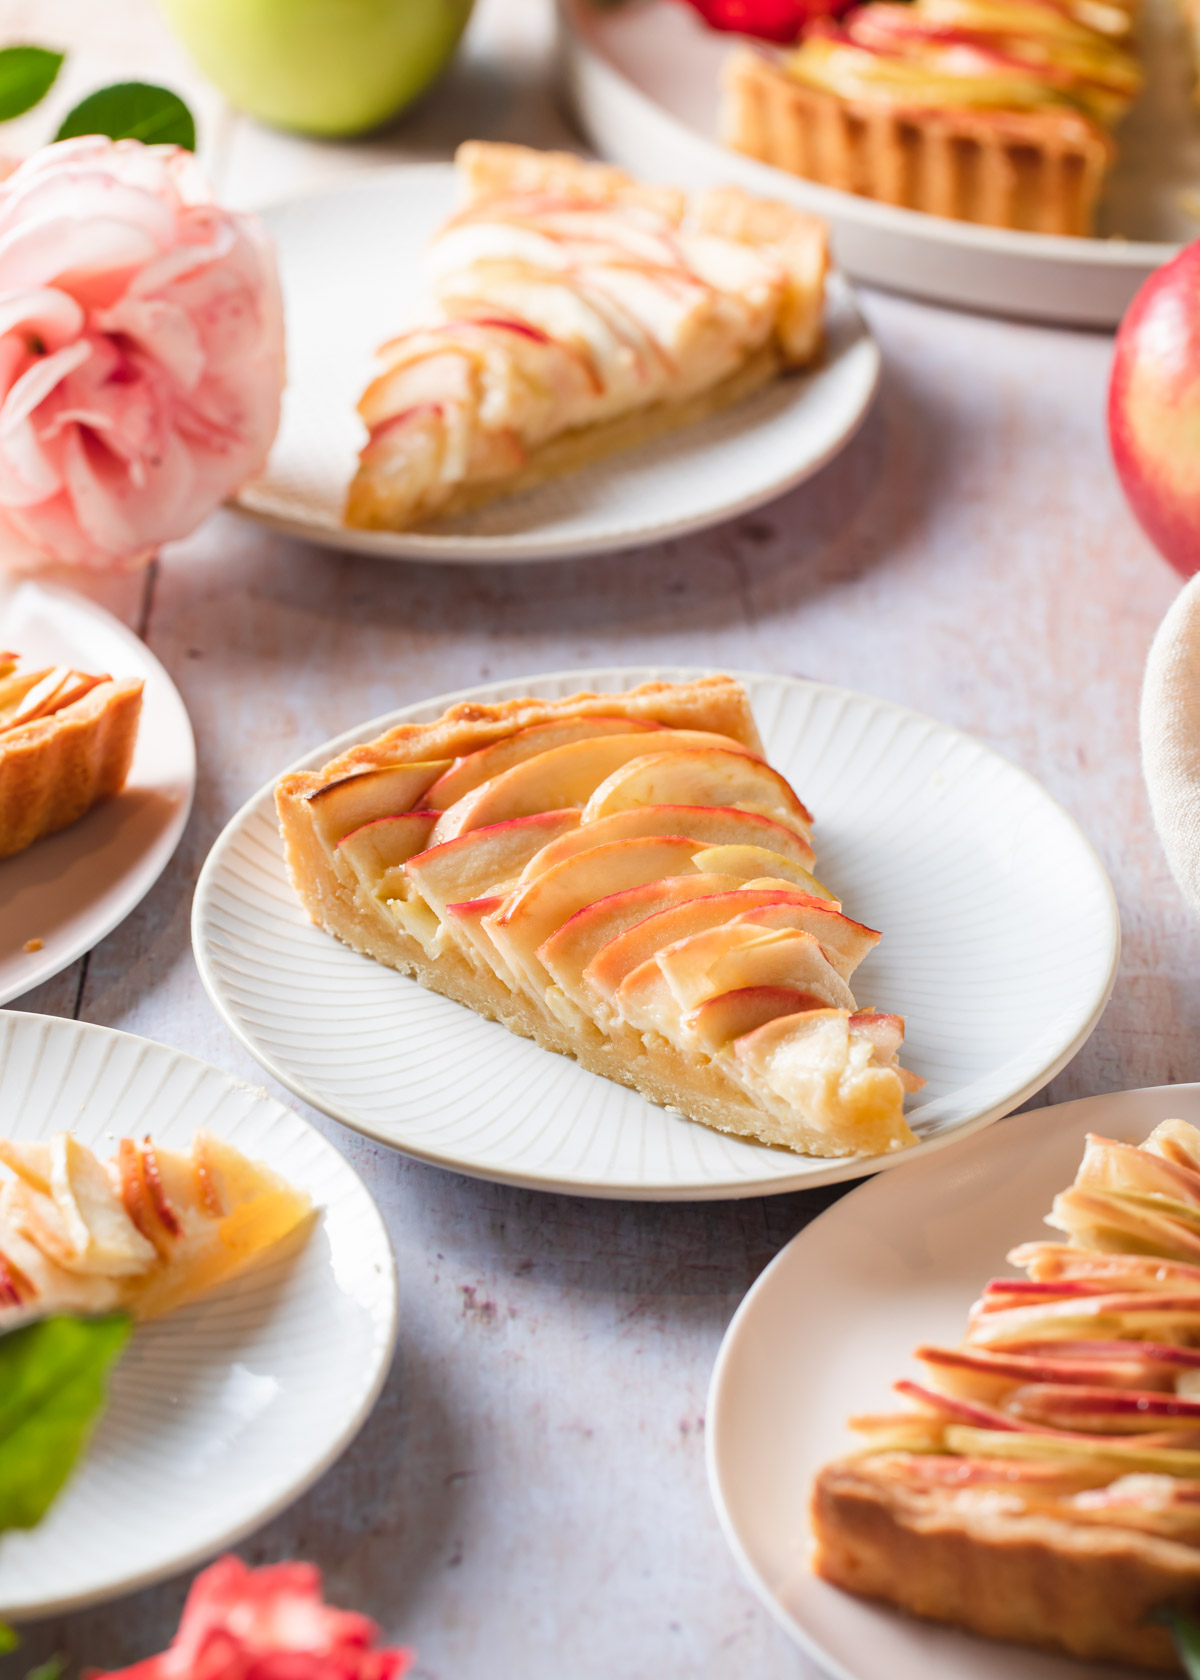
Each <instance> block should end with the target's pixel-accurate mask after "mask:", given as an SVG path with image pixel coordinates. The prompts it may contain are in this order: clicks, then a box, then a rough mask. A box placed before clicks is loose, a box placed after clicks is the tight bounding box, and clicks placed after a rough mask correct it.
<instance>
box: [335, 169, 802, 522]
mask: <svg viewBox="0 0 1200 1680" xmlns="http://www.w3.org/2000/svg"><path fill="white" fill-rule="evenodd" d="M457 168H458V173H459V178H460V181H461V184H462V189H463V194H464V196H465V198H466V201H467V202H466V206H465V208H464V209H463V210H461V211H460V213H459V214H458V215H456V216H455V217H453V218H452V219H451V220H450V221H449V222H448V223H447V224H446V226H445V227H444V228H442V229H441V231H440V232H439V233H438V234H437V236H436V237H435V239H434V241H433V243H432V246H431V247H430V250H429V252H428V257H427V262H428V268H429V271H430V274H431V278H432V290H433V293H434V297H435V300H436V305H437V309H436V312H435V313H433V314H431V316H430V318H429V320H428V321H426V322H424V323H423V324H421V325H418V326H416V327H414V328H412V329H411V330H410V331H408V332H405V333H402V334H401V335H400V337H398V338H395V339H393V340H392V341H391V342H390V343H388V344H385V345H384V346H383V348H382V349H381V351H380V352H379V356H380V361H381V363H382V368H381V371H380V373H379V375H378V377H377V378H376V379H375V380H374V381H373V382H372V383H371V385H370V386H369V387H368V389H367V391H366V393H365V395H364V396H363V398H362V401H361V402H360V404H359V413H360V415H361V416H362V419H363V421H364V423H365V425H366V427H367V429H368V432H369V433H370V437H369V440H368V442H367V444H366V446H365V447H364V449H363V450H362V454H361V459H360V464H359V468H358V472H357V474H356V476H355V478H354V481H353V483H352V485H351V487H350V492H349V496H348V499H347V503H346V521H347V523H348V524H350V525H356V526H368V527H379V528H382V529H387V530H405V529H407V528H409V527H410V526H413V525H416V524H420V523H422V522H424V521H427V520H430V519H433V518H436V517H438V516H441V515H444V514H450V513H454V512H460V511H463V510H466V509H469V508H472V507H475V506H478V505H479V504H480V503H481V502H484V501H488V500H491V499H492V498H494V497H497V496H502V495H509V494H511V493H512V492H514V491H516V490H520V489H525V488H528V487H530V486H531V485H534V484H537V483H540V482H541V481H543V480H544V479H547V478H550V477H554V476H556V475H558V474H560V473H564V472H569V471H572V470H574V469H576V468H577V467H580V466H582V465H584V464H585V463H586V462H588V461H591V460H595V459H597V458H598V457H600V456H603V455H606V454H609V453H611V452H612V451H614V450H616V449H623V448H630V447H633V446H635V445H637V444H639V443H642V442H644V441H646V440H647V439H648V438H650V437H651V436H654V435H656V434H657V433H659V432H661V431H663V430H665V429H670V428H674V427H677V426H680V425H684V424H686V423H688V422H691V421H693V420H696V419H699V418H700V417H702V416H703V415H705V414H708V413H710V412H712V411H714V410H715V409H717V408H719V407H722V406H724V405H725V404H727V403H730V402H733V401H735V400H737V399H738V398H740V397H742V396H745V395H747V394H748V393H749V392H750V391H752V390H753V389H755V388H756V387H757V386H759V385H761V384H763V383H764V382H765V381H767V380H768V379H770V378H772V377H773V376H774V375H775V374H777V373H779V372H780V371H781V370H782V369H785V368H796V367H803V366H805V365H807V364H808V363H810V362H811V361H812V360H813V359H814V357H815V356H816V354H817V352H818V350H819V348H820V342H821V317H822V309H823V301H824V281H825V270H826V265H827V254H826V240H825V230H824V227H823V225H822V224H821V223H820V222H818V221H816V220H814V219H813V218H812V217H810V216H805V215H804V214H802V213H801V212H800V211H797V210H793V209H791V208H790V207H789V206H787V205H784V204H777V203H772V202H769V201H767V200H764V199H757V198H753V197H751V196H749V195H748V194H746V193H742V192H739V191H738V190H736V189H734V188H719V189H712V190H710V191H709V192H706V193H704V194H703V195H701V196H700V197H699V198H698V199H697V200H696V201H695V203H694V204H692V205H690V206H689V204H688V202H687V200H686V199H685V197H684V195H683V194H682V193H679V192H675V191H673V190H672V189H670V188H666V187H650V186H644V185H640V184H639V183H637V182H635V181H633V180H631V179H630V177H629V176H627V175H623V174H622V173H621V172H620V171H619V170H616V169H612V168H610V167H608V166H607V165H604V164H595V163H585V162H584V161H582V160H581V159H579V158H575V157H571V156H569V155H567V154H565V153H557V152H536V151H530V150H527V149H526V148H524V147H520V146H504V145H490V144H484V143H482V142H478V141H473V142H469V143H468V144H467V145H464V146H462V147H460V149H459V152H458V157H457Z"/></svg>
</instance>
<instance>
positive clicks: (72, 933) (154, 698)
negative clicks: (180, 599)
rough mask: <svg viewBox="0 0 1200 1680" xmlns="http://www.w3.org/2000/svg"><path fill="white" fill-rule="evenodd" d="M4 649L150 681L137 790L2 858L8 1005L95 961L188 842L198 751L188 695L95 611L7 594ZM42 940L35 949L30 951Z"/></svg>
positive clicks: (0, 623)
mask: <svg viewBox="0 0 1200 1680" xmlns="http://www.w3.org/2000/svg"><path fill="white" fill-rule="evenodd" d="M0 648H12V649H14V650H15V651H16V652H18V653H20V654H22V655H23V656H24V657H25V658H27V659H29V660H33V661H40V662H42V663H44V664H47V665H73V666H77V667H78V668H80V669H81V670H84V671H96V672H101V671H108V672H109V673H110V674H111V675H112V676H114V677H141V678H142V680H143V682H144V683H145V685H146V686H145V690H144V693H143V700H142V718H141V724H140V726H139V728H138V739H137V748H136V750H135V752H134V755H133V764H132V766H131V768H130V771H129V780H128V781H127V782H126V784H125V787H124V789H123V790H122V791H121V792H120V793H119V794H118V795H117V797H116V798H115V799H110V800H108V801H106V803H105V804H103V805H98V806H96V808H95V809H94V810H92V811H89V812H88V813H87V815H86V816H84V817H81V818H80V819H79V821H78V822H77V823H72V825H71V827H70V828H64V829H63V830H62V831H61V832H60V833H58V834H51V835H49V836H48V837H47V838H46V839H45V840H39V841H37V843H36V844H35V845H33V846H30V847H29V849H28V850H27V851H24V852H18V853H17V855H16V857H9V858H0V1003H7V1002H8V1001H9V999H10V998H15V997H19V996H20V995H21V993H22V992H28V991H30V990H32V988H33V987H34V986H39V985H41V983H42V981H43V980H49V978H50V977H51V975H53V974H58V973H59V972H60V971H61V970H62V969H64V968H66V967H67V966H68V965H69V964H70V963H73V962H74V961H75V959H76V957H79V956H82V955H83V953H84V952H85V951H90V950H91V948H92V946H93V945H96V944H98V943H99V942H100V940H101V939H103V938H104V936H105V935H106V934H108V933H111V932H112V930H113V928H115V927H116V925H117V923H118V922H122V921H124V919H125V917H126V916H128V914H129V912H130V911H131V910H132V909H134V907H135V906H136V905H138V904H140V903H141V901H142V899H143V898H145V896H146V894H147V893H148V892H149V891H150V888H151V887H152V886H153V885H154V883H155V881H157V880H158V877H159V876H160V875H161V874H162V872H163V870H164V869H165V868H166V866H167V864H168V863H169V862H170V859H171V856H172V854H173V852H174V850H175V848H176V846H177V845H178V844H179V839H180V836H181V835H182V833H183V830H184V826H185V824H186V823H187V819H188V812H189V811H190V810H191V808H192V794H193V792H194V790H195V786H196V748H195V744H194V743H193V740H192V726H191V724H190V723H189V722H188V715H187V712H186V711H185V710H184V706H183V701H182V700H181V699H180V698H179V691H178V690H177V689H176V687H175V684H174V683H173V682H172V681H171V679H170V677H169V676H168V675H167V673H166V672H165V671H164V670H163V668H162V666H161V665H160V664H159V662H158V660H157V659H155V657H154V655H153V654H152V653H151V652H150V649H149V648H148V647H147V646H146V644H145V642H143V641H142V640H141V639H140V638H139V637H137V636H135V635H134V633H133V631H132V630H129V629H127V628H126V627H125V625H123V624H122V623H121V622H120V621H119V620H118V619H115V618H114V617H113V616H112V614H111V613H108V612H105V610H104V608H103V607H98V606H97V605H96V604H95V602H94V601H89V600H86V599H85V598H84V597H83V596H82V595H73V594H72V593H71V592H70V591H69V590H66V589H53V588H50V587H48V586H46V585H45V584H40V583H22V584H19V585H18V586H17V587H16V589H15V590H14V591H13V592H12V594H11V595H5V592H4V580H3V578H0ZM30 940H41V945H40V946H39V948H38V949H37V950H35V951H27V950H26V949H25V946H26V943H27V942H28V941H30Z"/></svg>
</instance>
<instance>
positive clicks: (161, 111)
mask: <svg viewBox="0 0 1200 1680" xmlns="http://www.w3.org/2000/svg"><path fill="white" fill-rule="evenodd" d="M80 134H105V135H107V136H108V138H109V139H110V140H141V141H143V142H144V143H145V144H146V145H147V146H183V147H184V148H185V150H187V151H189V152H194V151H195V150H196V124H195V123H194V122H193V121H192V113H191V112H190V111H189V110H188V108H187V106H186V105H185V104H184V103H183V100H182V99H180V97H179V95H178V94H177V93H172V92H171V90H170V88H162V87H155V86H154V85H153V84H152V83H150V82H114V83H113V85H112V87H106V88H100V89H99V90H98V91H97V92H96V93H89V94H88V96H87V98H86V99H82V100H80V102H79V104H78V105H76V107H75V109H74V110H73V111H68V112H67V115H66V116H65V117H64V118H63V122H62V126H61V128H60V129H59V131H58V133H57V134H56V135H55V136H54V138H55V139H56V140H74V139H75V138H76V137H77V136H78V135H80Z"/></svg>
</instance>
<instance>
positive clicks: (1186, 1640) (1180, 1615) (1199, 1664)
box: [1150, 1605, 1200, 1680]
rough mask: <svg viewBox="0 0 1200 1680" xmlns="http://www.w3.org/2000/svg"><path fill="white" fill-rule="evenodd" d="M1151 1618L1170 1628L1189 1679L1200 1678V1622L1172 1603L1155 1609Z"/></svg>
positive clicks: (1196, 1679) (1198, 1679)
mask: <svg viewBox="0 0 1200 1680" xmlns="http://www.w3.org/2000/svg"><path fill="white" fill-rule="evenodd" d="M1150 1620H1151V1621H1152V1622H1161V1623H1162V1624H1163V1626H1164V1627H1165V1628H1169V1629H1170V1633H1171V1638H1172V1639H1173V1640H1174V1641H1175V1649H1176V1650H1177V1651H1178V1652H1179V1660H1180V1662H1181V1663H1182V1664H1183V1667H1184V1672H1185V1673H1186V1674H1187V1677H1188V1680H1200V1622H1195V1621H1193V1619H1192V1617H1191V1616H1188V1615H1186V1614H1185V1613H1184V1612H1183V1611H1182V1610H1175V1609H1172V1607H1171V1606H1170V1605H1165V1606H1164V1607H1163V1608H1162V1609H1161V1610H1155V1611H1154V1613H1153V1614H1152V1615H1151V1617H1150Z"/></svg>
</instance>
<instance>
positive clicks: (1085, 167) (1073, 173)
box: [721, 48, 1116, 236]
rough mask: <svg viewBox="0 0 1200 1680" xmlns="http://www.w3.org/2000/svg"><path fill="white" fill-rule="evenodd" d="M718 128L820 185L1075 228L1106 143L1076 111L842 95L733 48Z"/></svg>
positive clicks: (1093, 194) (1088, 220)
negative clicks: (931, 105) (910, 105)
mask: <svg viewBox="0 0 1200 1680" xmlns="http://www.w3.org/2000/svg"><path fill="white" fill-rule="evenodd" d="M721 138H722V139H723V140H724V142H725V144H726V145H728V146H731V147H732V148H733V149H734V151H738V152H744V153H745V154H746V155H747V156H748V157H753V158H758V159H760V160H761V161H762V162H763V163H771V164H774V165H775V166H776V167H777V168H779V169H786V170H787V171H788V172H789V174H793V175H802V176H804V177H805V178H806V179H808V180H810V181H818V182H820V183H821V184H822V185H823V186H828V187H837V188H838V189H840V190H841V191H842V192H852V193H857V194H859V195H860V196H862V197H864V198H873V199H876V200H877V201H879V202H880V203H882V204H895V205H899V206H901V207H903V208H904V209H908V210H923V211H925V212H927V213H928V214H930V215H934V216H948V217H951V218H953V219H955V220H958V221H966V222H978V223H980V224H982V225H985V226H988V227H1000V228H1013V229H1018V230H1023V231H1026V232H1031V233H1050V234H1070V235H1077V236H1083V235H1086V234H1088V233H1089V232H1090V231H1091V225H1092V217H1093V213H1094V210H1095V205H1096V200H1097V198H1098V196H1099V193H1100V188H1101V186H1102V185H1103V182H1104V177H1105V175H1106V173H1107V171H1108V169H1109V167H1110V166H1111V164H1112V160H1113V157H1114V156H1115V152H1116V147H1115V145H1114V143H1113V140H1112V138H1111V136H1110V135H1109V134H1108V133H1107V131H1106V130H1105V129H1104V128H1102V127H1101V126H1100V124H1099V123H1096V122H1093V121H1091V120H1090V119H1089V118H1088V117H1086V116H1084V115H1083V114H1082V113H1081V112H1075V111H1068V110H1062V109H1054V110H1041V111H1003V110H995V109H986V110H984V109H976V110H971V109H960V110H929V109H927V108H921V109H905V108H903V107H902V106H897V107H889V106H884V105H880V104H875V103H873V102H870V101H867V100H865V99H864V100H853V99H846V98H841V97H839V96H838V95H837V94H834V93H829V92H826V91H825V90H824V89H822V88H817V87H810V86H807V85H805V84H804V83H803V82H800V81H797V80H796V78H795V77H794V76H790V75H789V74H788V72H787V70H786V69H785V68H784V67H783V66H782V65H781V64H779V63H778V62H776V61H775V60H773V59H771V58H768V57H767V56H766V55H765V54H763V53H760V52H755V51H754V50H752V49H750V48H741V49H739V50H738V51H736V52H735V53H734V54H732V55H731V57H730V58H729V60H728V62H727V64H726V67H725V72H724V77H723V97H722V106H721Z"/></svg>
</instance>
